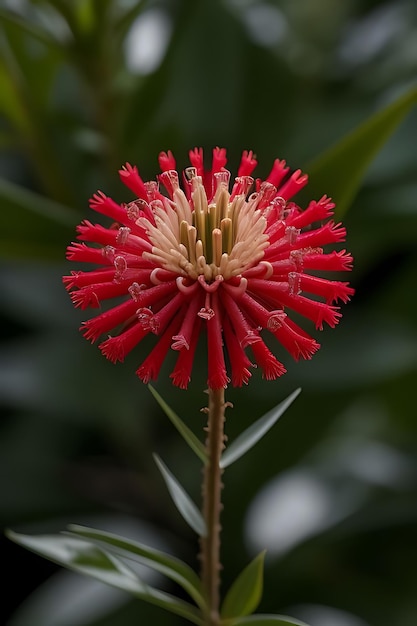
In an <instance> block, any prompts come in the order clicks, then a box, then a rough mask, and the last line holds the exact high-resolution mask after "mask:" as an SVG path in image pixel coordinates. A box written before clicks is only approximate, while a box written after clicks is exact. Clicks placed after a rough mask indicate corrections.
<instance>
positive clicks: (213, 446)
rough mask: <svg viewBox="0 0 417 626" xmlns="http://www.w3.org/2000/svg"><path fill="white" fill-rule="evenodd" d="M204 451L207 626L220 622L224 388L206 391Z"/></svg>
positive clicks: (203, 555) (203, 576)
mask: <svg viewBox="0 0 417 626" xmlns="http://www.w3.org/2000/svg"><path fill="white" fill-rule="evenodd" d="M208 394H209V406H208V425H207V439H206V451H207V457H208V461H207V463H206V465H205V467H204V477H203V516H204V519H205V522H206V526H207V535H206V536H205V537H202V538H201V579H202V582H203V587H204V589H205V591H206V596H207V603H208V612H207V616H206V625H207V626H218V624H219V623H220V617H219V603H220V594H219V588H220V569H221V564H220V532H221V525H220V511H221V508H222V504H221V491H222V487H223V484H222V480H221V477H222V473H223V470H222V469H221V467H220V456H221V453H222V450H223V448H224V410H225V407H226V404H225V402H224V389H209V392H208Z"/></svg>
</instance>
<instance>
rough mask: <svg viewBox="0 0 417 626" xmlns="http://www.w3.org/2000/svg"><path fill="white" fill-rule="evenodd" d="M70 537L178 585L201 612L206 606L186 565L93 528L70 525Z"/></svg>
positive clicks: (199, 588) (169, 556) (196, 581)
mask: <svg viewBox="0 0 417 626" xmlns="http://www.w3.org/2000/svg"><path fill="white" fill-rule="evenodd" d="M68 531H69V532H70V533H71V534H75V535H77V536H79V537H84V538H85V539H90V541H93V542H94V543H95V544H98V545H99V546H101V547H105V548H106V549H107V550H109V551H110V552H112V553H113V554H118V555H119V556H122V557H124V558H127V559H131V560H134V561H137V562H139V563H142V564H143V565H146V566H147V567H150V568H152V569H154V570H156V571H158V572H160V573H161V574H163V575H164V576H166V577H167V578H170V579H171V580H173V581H175V582H176V583H177V584H178V585H180V586H181V587H182V588H183V589H184V590H185V591H186V592H187V593H188V594H189V595H190V597H191V598H193V600H194V601H195V602H196V603H197V604H198V605H199V606H200V608H202V609H203V608H205V606H206V602H205V600H204V597H203V592H202V587H201V581H200V579H199V577H198V576H197V574H196V573H195V572H194V570H192V569H191V567H189V565H187V564H186V563H184V562H183V561H181V560H180V559H177V558H176V557H174V556H172V555H170V554H166V553H165V552H161V551H160V550H156V549H155V548H150V547H149V546H146V545H144V544H142V543H139V542H137V541H132V540H131V539H126V538H124V537H120V536H118V535H115V534H113V533H109V532H106V531H102V530H97V529H95V528H87V527H86V526H79V525H78V524H71V525H70V526H69V527H68Z"/></svg>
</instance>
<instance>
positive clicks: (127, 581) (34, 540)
mask: <svg viewBox="0 0 417 626" xmlns="http://www.w3.org/2000/svg"><path fill="white" fill-rule="evenodd" d="M7 535H8V537H9V538H10V539H11V540H12V541H14V542H15V543H18V544H19V545H21V546H23V547H24V548H27V549H29V550H31V551H32V552H35V553H36V554H39V555H41V556H43V557H46V558H47V559H49V560H51V561H54V562H55V563H58V565H62V566H64V567H67V568H69V569H71V570H73V571H75V572H78V573H80V574H86V575H87V576H91V577H92V578H95V579H97V580H99V581H101V582H103V583H106V584H108V585H111V586H112V587H116V588H117V589H122V590H123V591H127V592H128V593H131V594H132V595H134V596H135V597H136V598H139V599H141V600H145V601H146V602H150V603H151V604H154V605H156V606H159V607H161V608H163V609H166V610H167V611H170V612H171V613H175V614H176V615H180V616H181V617H184V618H186V619H188V620H189V621H190V622H193V623H194V624H197V626H202V624H203V621H202V619H201V613H200V611H199V610H198V609H197V608H196V607H194V606H192V605H191V604H189V603H188V602H185V601H184V600H180V599H179V598H176V597H175V596H173V595H171V594H169V593H165V592H163V591H159V589H155V588H154V587H151V586H150V585H148V584H146V583H145V582H143V581H142V580H141V579H140V578H139V577H138V576H137V575H136V573H135V572H133V571H132V570H131V569H130V568H128V567H127V566H126V565H125V564H124V563H123V561H121V560H120V559H118V558H117V557H115V556H114V555H112V554H109V553H108V552H107V551H106V550H103V549H102V548H99V547H98V546H96V545H94V544H92V543H91V542H89V541H86V540H84V539H81V538H78V537H73V536H68V535H62V534H61V535H40V536H29V535H22V534H18V533H15V532H13V531H8V532H7Z"/></svg>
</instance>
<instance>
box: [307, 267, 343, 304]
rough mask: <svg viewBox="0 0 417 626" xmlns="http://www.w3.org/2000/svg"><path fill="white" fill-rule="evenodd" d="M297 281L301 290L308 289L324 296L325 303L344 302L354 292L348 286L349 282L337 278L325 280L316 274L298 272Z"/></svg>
mask: <svg viewBox="0 0 417 626" xmlns="http://www.w3.org/2000/svg"><path fill="white" fill-rule="evenodd" d="M299 281H300V282H299V284H300V289H302V291H308V292H309V293H314V294H315V295H317V296H321V297H322V298H325V300H326V303H327V304H332V302H337V301H338V300H341V301H342V302H345V303H346V302H348V301H349V300H350V297H351V296H353V294H354V293H355V290H354V289H352V287H349V283H345V282H340V281H337V280H326V279H325V278H318V277H317V276H310V275H308V274H300V275H299Z"/></svg>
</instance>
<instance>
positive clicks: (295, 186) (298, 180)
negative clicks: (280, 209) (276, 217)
mask: <svg viewBox="0 0 417 626" xmlns="http://www.w3.org/2000/svg"><path fill="white" fill-rule="evenodd" d="M307 182H308V176H307V174H303V173H302V171H301V170H296V171H295V172H294V173H293V174H291V176H290V178H289V179H288V180H287V181H286V182H285V183H284V184H283V185H282V187H279V188H278V195H279V196H280V197H281V198H284V200H289V199H290V198H292V197H293V196H295V195H296V194H297V193H298V192H299V191H300V190H301V189H302V188H303V187H305V186H306V185H307Z"/></svg>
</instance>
